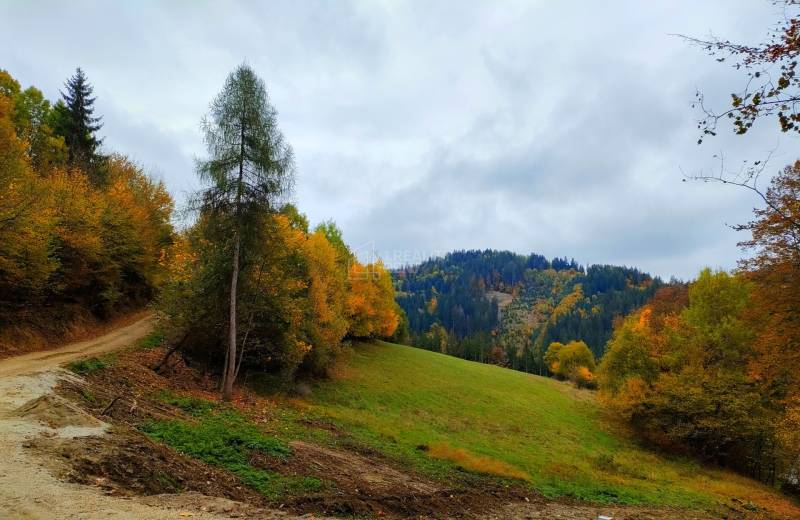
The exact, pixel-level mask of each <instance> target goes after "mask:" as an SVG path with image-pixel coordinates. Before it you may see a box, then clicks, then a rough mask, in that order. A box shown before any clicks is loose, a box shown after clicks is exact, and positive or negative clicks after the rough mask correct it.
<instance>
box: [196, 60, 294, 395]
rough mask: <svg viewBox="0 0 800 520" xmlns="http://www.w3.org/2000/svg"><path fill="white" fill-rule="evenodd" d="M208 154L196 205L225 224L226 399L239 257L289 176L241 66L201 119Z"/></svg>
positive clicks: (285, 153) (253, 81) (265, 106)
mask: <svg viewBox="0 0 800 520" xmlns="http://www.w3.org/2000/svg"><path fill="white" fill-rule="evenodd" d="M203 130H204V131H205V141H206V146H207V148H208V153H209V155H210V158H209V159H208V160H207V161H204V162H200V163H199V164H198V173H199V174H200V177H201V179H202V180H203V181H205V182H206V183H208V184H210V186H209V187H208V188H207V189H206V190H205V191H204V192H203V193H202V195H201V200H200V209H201V211H203V212H206V213H207V214H211V215H214V216H215V217H216V218H217V219H218V221H219V222H221V223H223V224H224V225H226V226H228V227H229V233H230V237H231V239H232V240H231V242H232V244H231V247H232V251H231V260H232V262H231V263H232V269H231V277H230V280H231V284H230V307H229V311H230V312H229V329H228V335H229V336H228V350H227V354H226V362H225V370H224V374H223V382H224V383H223V398H225V399H230V398H231V394H232V392H233V381H234V379H235V367H236V357H237V354H236V351H237V333H236V328H237V327H236V325H237V323H236V319H237V317H236V306H237V288H238V282H239V272H240V270H241V267H242V266H241V265H240V258H241V256H242V255H243V254H244V253H245V252H246V249H247V247H248V245H249V244H248V238H249V236H250V231H252V229H253V228H254V226H256V225H257V223H258V222H259V220H260V218H261V216H262V215H264V214H266V213H269V212H273V211H275V210H277V209H278V207H279V205H278V200H279V199H280V198H281V197H282V196H284V195H286V194H288V193H289V192H290V190H291V188H292V182H293V179H294V160H293V154H292V149H291V147H290V146H289V145H288V144H287V143H286V142H285V141H284V139H283V135H282V134H281V132H280V130H279V129H278V122H277V113H276V111H275V108H273V107H272V105H271V104H270V103H269V98H268V97H267V91H266V88H265V86H264V82H263V80H261V79H260V78H259V77H258V76H256V74H255V73H254V72H253V70H252V69H251V68H250V67H248V66H247V65H241V66H239V67H238V68H237V69H236V70H235V71H233V73H231V74H230V75H229V76H228V79H227V80H226V81H225V86H224V87H223V89H222V92H220V93H219V95H218V96H217V97H216V99H214V101H213V102H212V103H211V108H210V112H209V114H208V116H207V117H206V118H205V119H204V120H203Z"/></svg>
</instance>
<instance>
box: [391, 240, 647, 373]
mask: <svg viewBox="0 0 800 520" xmlns="http://www.w3.org/2000/svg"><path fill="white" fill-rule="evenodd" d="M394 276H395V283H396V287H397V301H398V303H399V304H400V306H401V307H402V308H403V310H404V311H405V313H406V315H407V319H408V329H409V333H410V338H409V341H410V343H411V344H413V345H415V346H418V347H421V348H425V349H429V350H437V351H440V352H445V353H447V354H451V355H454V356H458V357H462V358H466V359H472V360H476V361H483V362H490V363H497V364H502V365H507V366H510V367H512V368H515V369H518V370H525V371H528V372H534V373H545V372H546V368H545V363H544V353H545V352H546V350H547V347H548V345H549V344H550V343H551V342H553V341H559V342H562V343H566V342H569V341H573V340H582V341H584V342H585V343H586V344H588V345H589V347H590V349H591V350H592V352H593V353H594V355H595V357H597V358H599V357H601V356H602V354H603V351H604V349H605V345H606V342H607V341H608V339H609V338H610V337H611V331H612V327H613V322H614V319H615V318H616V317H618V316H624V315H626V314H628V313H629V312H631V311H632V310H633V309H635V308H637V307H639V306H641V305H642V304H644V303H645V302H646V301H647V300H648V299H649V298H650V297H651V296H652V295H653V293H654V292H655V290H656V288H657V287H658V286H659V285H661V280H659V279H658V278H653V277H651V276H650V275H648V274H647V273H643V272H641V271H639V270H638V269H632V268H628V267H619V266H611V265H591V266H589V267H587V268H584V267H583V266H581V265H578V264H577V263H576V262H575V260H567V259H566V258H554V259H553V260H548V259H547V258H545V257H544V256H542V255H538V254H530V255H519V254H516V253H512V252H509V251H494V250H484V251H456V252H453V253H449V254H447V255H446V256H444V257H443V258H433V259H430V260H427V261H425V262H423V263H421V264H419V265H416V266H411V267H405V268H402V269H398V270H396V271H395V272H394Z"/></svg>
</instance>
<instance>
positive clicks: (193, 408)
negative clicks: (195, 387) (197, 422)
mask: <svg viewBox="0 0 800 520" xmlns="http://www.w3.org/2000/svg"><path fill="white" fill-rule="evenodd" d="M156 399H158V400H159V401H161V402H162V403H165V404H169V405H172V406H176V407H178V408H180V409H181V410H183V411H184V412H188V413H190V414H192V415H195V416H198V415H203V414H205V413H207V412H210V411H212V410H215V409H216V408H217V403H214V402H211V401H208V400H206V399H200V398H199V397H193V396H182V395H177V394H175V393H174V392H171V391H169V390H163V391H162V392H160V393H159V394H158V396H156Z"/></svg>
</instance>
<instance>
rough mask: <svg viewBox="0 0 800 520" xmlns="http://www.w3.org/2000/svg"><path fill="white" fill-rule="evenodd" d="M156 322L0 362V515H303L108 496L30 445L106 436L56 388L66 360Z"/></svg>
mask: <svg viewBox="0 0 800 520" xmlns="http://www.w3.org/2000/svg"><path fill="white" fill-rule="evenodd" d="M151 327H152V318H151V317H147V318H144V319H142V320H139V321H137V322H136V323H133V324H131V325H128V326H125V327H122V328H120V329H117V330H115V331H113V332H110V333H109V334H106V335H104V336H101V337H98V338H95V339H92V340H89V341H82V342H79V343H74V344H71V345H67V346H65V347H62V348H58V349H55V350H50V351H47V352H37V353H33V354H26V355H23V356H18V357H14V358H9V359H5V360H2V361H0V518H2V519H3V520H5V519H9V520H10V519H43V520H44V519H47V520H51V519H53V518H58V519H59V520H67V519H86V520H90V519H91V520H93V519H143V520H161V519H176V518H178V519H179V518H199V519H205V518H209V519H211V518H231V517H241V516H243V515H246V516H255V517H258V518H276V519H277V518H285V519H286V520H290V519H293V518H298V517H291V516H288V515H284V514H282V513H281V512H279V511H276V512H265V511H253V510H248V508H247V507H246V506H244V505H242V504H238V503H235V502H232V501H230V500H225V499H220V498H212V497H207V496H203V495H200V494H197V493H181V494H179V495H158V496H150V497H134V498H121V497H116V496H109V495H107V494H105V493H104V491H103V489H102V487H100V486H83V485H79V484H72V483H69V482H64V481H62V480H59V479H58V478H57V477H56V476H55V474H54V472H53V466H54V464H53V463H54V461H50V460H43V459H42V457H41V456H40V455H37V453H38V452H37V451H36V450H31V449H29V448H28V446H30V445H31V444H32V443H33V442H34V441H37V440H40V439H42V438H45V439H47V438H52V439H65V438H66V439H69V438H81V437H90V436H91V437H96V436H102V435H103V434H104V433H105V431H106V429H107V428H108V425H107V424H105V423H103V422H101V421H98V420H97V419H95V418H93V417H91V416H90V415H88V414H87V413H85V412H83V411H82V410H81V409H80V408H78V407H77V406H75V405H73V404H72V403H70V402H68V401H67V400H65V399H63V398H61V397H59V396H57V395H55V394H54V393H53V389H54V387H55V386H56V384H57V383H58V382H59V380H62V379H69V378H74V376H73V375H71V374H70V373H68V372H66V371H64V370H63V369H61V368H59V365H61V364H63V363H67V362H69V361H73V360H75V359H79V358H83V357H87V356H94V355H98V354H103V353H106V352H111V351H114V350H118V349H121V348H123V347H126V346H129V345H131V344H132V343H134V342H135V341H136V340H137V339H139V338H141V337H143V336H144V335H146V334H147V333H148V332H149V331H150V329H151ZM316 518H319V517H316Z"/></svg>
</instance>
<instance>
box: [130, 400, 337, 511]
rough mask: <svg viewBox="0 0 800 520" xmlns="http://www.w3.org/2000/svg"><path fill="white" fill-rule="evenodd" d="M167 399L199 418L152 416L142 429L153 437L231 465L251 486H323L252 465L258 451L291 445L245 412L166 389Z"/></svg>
mask: <svg viewBox="0 0 800 520" xmlns="http://www.w3.org/2000/svg"><path fill="white" fill-rule="evenodd" d="M162 400H163V401H164V402H169V403H170V404H174V405H175V406H179V407H181V408H182V409H185V410H187V411H189V412H190V413H192V415H194V416H195V417H196V418H197V421H196V422H191V423H190V422H186V421H178V420H173V421H151V422H149V423H146V424H144V425H143V426H142V430H143V431H144V433H145V434H147V435H148V436H149V437H151V438H152V439H155V440H157V441H159V442H162V443H164V444H167V445H168V446H171V447H173V448H174V449H175V450H177V451H178V452H180V453H183V454H185V455H188V456H190V457H193V458H196V459H199V460H202V461H203V462H206V463H208V464H212V465H215V466H219V467H222V468H225V469H227V470H228V471H230V472H231V473H233V474H234V475H236V476H237V477H239V478H240V479H241V480H242V482H243V483H245V484H246V485H247V486H249V487H251V488H253V489H255V490H256V491H258V492H259V493H262V494H263V495H265V496H267V497H268V498H271V499H275V498H277V497H279V496H281V495H282V494H284V493H286V492H295V493H297V492H309V491H317V490H319V489H321V488H322V486H323V484H322V482H321V481H320V480H319V479H315V478H312V477H294V476H284V475H280V474H278V473H275V472H271V471H267V470H264V469H260V468H255V467H253V466H251V465H250V460H251V458H252V455H253V454H254V453H263V454H265V455H269V456H271V457H276V458H285V457H288V456H289V455H290V453H291V450H290V449H289V447H288V446H287V445H286V444H285V443H284V442H282V441H280V440H278V439H277V438H275V437H271V436H267V435H264V434H263V433H261V431H259V429H258V428H257V427H255V426H254V425H253V424H251V423H249V422H248V421H247V420H246V419H245V418H244V417H243V416H242V415H240V414H238V413H236V412H234V411H232V410H228V409H223V408H222V407H220V406H218V405H216V404H214V403H211V402H208V401H204V400H202V399H196V398H187V397H177V396H170V395H166V396H162Z"/></svg>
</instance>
